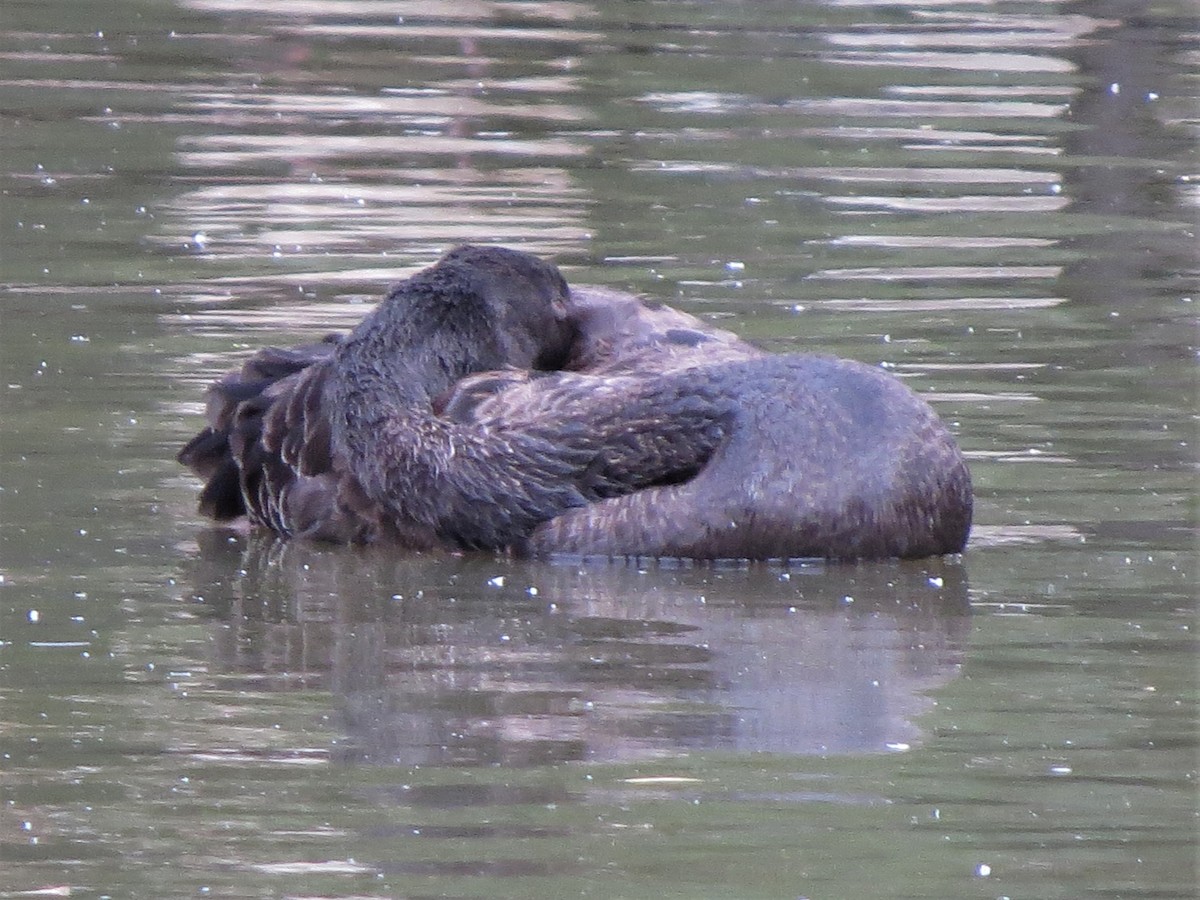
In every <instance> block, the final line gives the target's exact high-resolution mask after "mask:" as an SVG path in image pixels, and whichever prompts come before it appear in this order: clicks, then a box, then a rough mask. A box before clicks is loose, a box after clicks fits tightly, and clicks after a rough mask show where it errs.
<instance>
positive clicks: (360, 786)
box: [0, 0, 1200, 900]
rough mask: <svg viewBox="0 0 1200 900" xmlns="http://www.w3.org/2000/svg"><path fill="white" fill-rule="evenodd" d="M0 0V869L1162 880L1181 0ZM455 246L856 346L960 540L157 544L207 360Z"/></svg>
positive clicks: (1192, 255)
mask: <svg viewBox="0 0 1200 900" xmlns="http://www.w3.org/2000/svg"><path fill="white" fill-rule="evenodd" d="M3 11H4V12H3V20H4V29H3V32H2V33H0V267H2V274H0V281H2V282H3V283H2V285H0V291H2V294H0V370H2V372H3V378H0V398H2V402H3V410H2V412H3V418H4V427H3V429H0V449H2V452H3V457H2V460H0V463H2V465H0V550H2V553H0V600H3V601H4V602H2V603H0V709H2V710H3V715H2V716H0V796H2V798H3V803H2V804H0V857H2V858H3V860H4V874H3V878H0V882H2V883H0V894H3V895H4V896H9V895H17V894H22V893H24V894H29V893H32V892H40V893H41V894H42V895H65V894H67V893H70V894H71V895H72V896H96V897H101V896H144V897H177V896H191V895H195V894H201V895H206V896H221V897H243V896H244V897H251V896H256V897H261V896H283V895H288V896H309V897H311V896H364V897H365V896H480V895H486V896H490V897H494V896H520V897H531V896H546V897H556V898H557V897H563V896H573V895H578V894H581V893H590V895H592V896H598V897H608V896H611V897H617V896H623V897H644V896H655V895H663V896H680V897H683V896H697V897H698V896H706V897H707V896H730V897H737V898H739V900H742V898H752V897H763V898H766V897H771V898H775V897H789V896H790V897H795V896H812V897H817V896H822V897H824V896H844V897H877V896H904V897H929V898H934V897H937V898H944V897H999V896H1012V897H1017V896H1038V897H1053V898H1064V900H1066V898H1075V897H1079V896H1090V895H1095V894H1101V893H1109V894H1112V895H1114V896H1116V895H1120V896H1131V897H1132V896H1145V897H1149V896H1155V897H1185V896H1191V895H1192V894H1193V893H1194V886H1195V883H1196V872H1195V865H1194V861H1195V854H1194V844H1195V835H1196V821H1197V819H1196V815H1195V812H1196V809H1195V807H1196V804H1195V790H1194V787H1195V785H1194V781H1195V778H1196V765H1195V762H1196V753H1195V750H1196V735H1195V719H1196V702H1195V699H1196V698H1195V652H1196V642H1195V638H1194V617H1195V616H1194V608H1195V584H1196V572H1195V529H1196V524H1197V523H1196V507H1195V503H1194V493H1195V485H1194V474H1195V422H1194V414H1195V409H1194V407H1195V396H1196V385H1195V361H1196V347H1195V334H1196V330H1195V312H1194V307H1195V293H1196V283H1197V282H1196V273H1197V251H1196V247H1197V241H1196V234H1195V222H1196V216H1197V205H1198V203H1200V191H1198V189H1197V180H1196V178H1197V176H1196V172H1195V146H1196V137H1197V134H1200V130H1198V128H1197V120H1196V101H1197V97H1196V90H1195V83H1194V80H1189V76H1190V73H1191V72H1192V71H1193V70H1194V69H1195V66H1196V62H1197V56H1196V45H1197V38H1196V36H1197V34H1200V24H1198V23H1197V20H1196V18H1195V10H1194V9H1192V7H1191V5H1190V4H1188V3H1182V2H1178V0H1165V2H1160V3H1156V4H1153V5H1147V4H1141V3H1132V2H1128V3H1127V2H1121V0H1103V2H1097V3H1092V4H1078V3H1062V2H1054V0H1050V2H1039V3H1026V4H1014V3H999V2H989V3H979V2H970V0H963V2H958V0H937V2H932V0H836V2H826V3H795V2H792V0H780V2H773V0H764V2H759V3H754V4H728V3H726V4H719V3H713V2H706V0H678V2H672V3H607V4H588V3H584V2H574V0H554V2H488V0H474V2H465V3H448V2H433V3H430V2H421V3H417V2H415V0H414V2H409V0H383V2H380V0H341V2H336V3H334V2H323V0H306V2H295V0H265V2H260V3H254V4H249V5H248V4H245V3H240V2H234V0H180V2H177V3H153V4H147V3H141V2H135V0H115V2H110V3H105V4H79V3H67V2H55V0H51V2H50V3H49V4H34V3H22V2H7V3H6V4H5V5H4V7H3ZM467 239H469V240H496V241H503V242H505V243H510V244H517V245H519V246H521V247H523V248H525V249H528V250H532V251H534V252H538V253H543V254H547V255H551V256H553V257H554V258H555V259H556V261H558V262H560V263H561V264H563V265H564V267H565V269H566V271H567V273H568V276H569V277H571V278H573V279H576V280H578V281H581V282H592V283H609V284H614V285H617V286H619V287H622V288H625V289H633V290H638V291H641V292H643V293H646V294H648V295H651V296H653V297H656V298H659V299H665V300H669V301H671V302H673V303H676V304H678V305H680V306H682V307H684V308H686V309H687V310H688V311H689V312H693V313H696V314H698V315H702V316H706V317H709V318H712V319H716V320H719V321H720V322H721V324H722V325H724V326H726V327H729V328H732V329H733V330H735V331H737V332H738V333H739V334H741V335H743V336H746V337H748V338H751V339H754V340H757V341H760V342H761V343H763V344H764V345H766V346H768V347H769V348H771V349H774V350H797V349H798V350H816V351H822V352H832V353H838V354H841V355H845V356H849V357H853V358H857V359H861V360H865V361H867V362H869V363H872V364H880V365H883V366H886V367H888V368H889V369H890V370H892V371H894V372H895V373H896V374H897V375H899V376H900V377H902V378H905V379H906V381H907V383H909V384H910V385H912V386H913V387H914V388H915V389H916V390H918V391H920V392H922V393H923V394H925V395H926V396H928V397H929V398H930V400H931V401H932V402H933V403H934V404H936V406H937V407H938V409H939V411H940V412H941V413H942V414H943V415H944V416H945V418H946V419H947V420H948V421H950V422H951V423H952V424H953V427H954V428H955V430H956V432H957V433H958V435H959V436H960V439H961V441H962V443H963V445H964V447H965V449H966V450H967V452H968V454H969V456H970V458H971V462H972V466H973V472H974V478H975V483H976V486H977V491H978V497H977V504H976V514H977V522H978V525H977V528H976V530H975V533H974V536H973V542H972V545H971V547H970V548H969V550H968V553H967V554H966V555H965V557H964V559H963V560H962V561H961V562H947V563H944V564H939V565H938V566H934V565H933V564H928V565H917V566H908V565H905V566H899V565H889V564H881V565H871V566H854V567H827V568H816V569H813V568H804V567H801V568H797V569H793V570H791V571H790V572H784V571H783V570H780V569H771V568H769V567H760V568H749V569H733V570H725V569H709V568H696V569H686V568H685V569H670V568H662V567H659V568H650V569H647V570H645V571H641V570H638V569H625V568H620V567H613V568H589V569H584V570H579V569H575V568H571V567H561V566H541V565H534V564H525V563H516V562H510V561H506V560H503V559H496V558H493V557H484V558H473V557H466V558H456V557H452V558H442V557H407V556H406V557H398V558H393V559H388V558H386V555H382V554H379V553H376V552H370V553H362V552H360V551H356V550H345V549H343V550H328V549H326V550H322V549H320V548H313V547H303V546H298V545H296V546H291V545H272V544H270V543H261V542H258V541H249V542H247V541H246V540H245V539H243V538H235V539H234V541H233V542H232V543H229V542H227V541H225V539H224V538H221V537H219V536H215V535H214V533H212V532H204V531H200V530H199V529H200V527H201V525H200V523H199V522H198V520H197V518H196V516H195V514H194V506H195V495H196V485H195V484H194V483H193V481H192V480H191V479H190V478H189V477H187V476H186V475H185V474H184V473H183V472H182V471H181V470H179V468H178V467H177V466H176V465H175V464H174V463H173V461H172V459H171V457H172V454H173V452H174V449H175V447H176V446H177V445H178V443H179V442H180V441H181V440H182V439H183V438H184V436H185V435H187V434H189V433H191V432H193V431H194V429H195V423H196V421H197V417H198V416H199V414H200V410H201V405H202V402H203V386H204V384H205V383H206V382H207V381H208V380H209V379H211V378H212V377H213V376H214V375H215V374H216V373H218V372H220V371H223V370H225V369H227V368H229V367H230V366H231V365H232V364H233V363H234V362H235V361H236V360H237V359H238V358H240V357H241V356H242V355H245V354H247V353H249V352H251V351H252V350H253V349H254V348H256V347H258V346H260V345H262V344H263V343H266V342H281V343H282V342H289V341H295V340H298V339H305V338H309V337H312V336H314V335H319V334H321V333H323V332H325V331H328V330H336V329H344V328H347V327H350V326H351V325H353V324H354V323H355V322H356V321H358V320H359V319H360V318H361V317H362V313H363V310H364V309H365V304H368V303H372V302H374V301H375V300H376V299H377V298H378V297H379V296H381V294H382V292H383V289H384V286H385V285H386V284H387V283H388V282H389V281H392V280H394V279H396V278H399V277H402V276H404V275H405V274H407V273H409V272H411V271H413V270H414V269H415V268H417V267H419V266H422V265H424V264H426V263H428V262H430V261H431V260H432V259H433V258H434V257H436V256H437V255H438V254H439V253H440V252H441V251H443V250H444V249H446V248H447V246H448V245H450V244H453V243H455V242H458V241H460V240H467ZM197 534H199V536H200V541H201V543H202V547H200V548H197V546H196V539H197ZM214 537H216V540H215V543H214V542H212V539H213V538H214ZM967 570H969V572H970V586H969V588H968V586H967V584H966V577H965V574H964V573H965V571H967ZM784 576H787V577H786V578H785V577H784ZM939 579H940V583H938V580H939ZM534 591H536V593H535V592H534ZM847 598H853V602H850V600H848V599H847ZM964 606H969V607H970V609H971V611H972V615H971V616H969V617H968V616H967V615H965V609H964ZM881 872H886V873H887V878H886V879H884V878H881V877H880V873H881ZM5 892H8V893H7V894H6V893H5Z"/></svg>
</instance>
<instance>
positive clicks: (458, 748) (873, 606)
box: [194, 531, 970, 766]
mask: <svg viewBox="0 0 1200 900" xmlns="http://www.w3.org/2000/svg"><path fill="white" fill-rule="evenodd" d="M194 577H195V595H196V598H197V600H198V601H200V602H203V603H204V604H205V605H206V606H207V607H208V608H209V609H210V610H211V612H212V613H213V614H214V618H215V622H214V627H213V631H212V633H213V647H214V653H215V656H216V663H217V665H218V666H219V667H220V668H221V669H222V670H223V671H224V672H225V673H226V677H229V678H234V679H242V680H245V681H246V682H247V683H254V684H255V685H256V686H258V687H260V688H261V687H267V688H268V689H271V690H313V689H318V690H328V691H330V692H331V693H332V695H333V697H334V705H335V707H336V709H337V713H338V715H339V716H340V718H341V722H340V726H341V730H342V731H343V735H342V737H341V738H340V739H339V741H338V745H337V750H336V755H337V757H338V758H339V759H340V760H341V761H343V762H350V763H355V762H358V763H383V764H402V765H416V764H439V765H490V764H503V765H507V766H522V765H534V764H542V763H550V762H557V761H563V760H579V759H583V760H589V761H617V760H633V759H646V758H651V757H654V756H666V755H677V754H680V753H684V752H687V751H690V750H728V751H758V752H772V753H786V754H813V753H831V754H844V753H864V752H866V753H870V752H886V751H887V750H889V749H897V748H903V747H905V746H910V745H912V744H915V743H916V742H918V741H919V740H920V731H919V723H918V722H917V719H918V716H919V715H920V714H921V713H922V711H923V710H924V709H925V707H926V706H927V705H928V704H929V703H930V701H929V699H928V697H927V692H928V691H930V690H931V689H933V688H936V687H938V686H940V685H942V684H944V683H946V682H947V681H949V680H951V679H952V678H954V677H955V675H956V673H957V671H958V667H959V662H960V658H961V654H962V649H963V646H964V643H965V638H966V635H967V632H968V629H969V621H970V620H969V617H968V615H967V612H968V601H967V584H966V577H965V573H964V571H963V567H962V565H961V563H959V562H957V561H954V560H937V559H935V560H926V561H923V562H919V563H913V562H906V563H901V562H891V563H872V564H870V565H858V566H848V565H828V566H826V565H821V564H813V565H801V566H796V565H793V566H791V567H790V568H783V567H778V566H777V567H771V566H763V565H755V566H748V567H733V568H721V567H711V566H709V567H680V568H672V567H669V566H663V565H659V564H651V565H647V566H634V565H618V564H611V565H596V564H588V565H568V564H565V563H554V564H550V563H531V562H518V561H510V560H506V559H501V558H497V557H492V556H484V555H475V556H466V557H449V556H445V555H438V556H423V555H416V554H409V553H403V554H401V553H397V552H396V551H394V550H392V551H389V550H387V549H384V548H376V549H372V550H365V551H364V550H361V549H346V548H329V547H320V546H313V545H306V544H303V543H299V542H291V543H289V542H284V541H279V540H276V539H272V538H269V537H266V536H263V537H259V536H253V537H250V538H246V537H244V536H235V535H232V534H229V533H225V532H218V531H213V532H209V533H206V534H205V535H204V536H203V538H202V541H201V552H200V554H199V555H198V557H197V565H196V569H195V575H194Z"/></svg>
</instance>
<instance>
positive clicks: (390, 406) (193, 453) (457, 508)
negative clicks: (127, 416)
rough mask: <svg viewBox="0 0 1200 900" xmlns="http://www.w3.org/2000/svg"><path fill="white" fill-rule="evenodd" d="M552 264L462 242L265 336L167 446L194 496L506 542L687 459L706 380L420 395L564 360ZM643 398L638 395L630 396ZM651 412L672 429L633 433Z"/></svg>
mask: <svg viewBox="0 0 1200 900" xmlns="http://www.w3.org/2000/svg"><path fill="white" fill-rule="evenodd" d="M567 299H568V291H567V286H566V283H565V282H564V281H563V280H562V277H561V275H560V274H559V273H558V270H557V269H556V268H555V267H554V266H552V265H550V264H549V263H545V262H543V261H541V260H539V259H537V258H536V257H533V256H530V255H529V254H525V253H520V252H517V251H513V250H506V249H504V248H499V247H470V246H468V247H461V248H458V249H457V250H454V251H452V252H451V253H449V254H447V255H446V256H445V257H443V258H442V260H440V261H439V262H438V263H437V264H436V265H434V266H432V267H430V268H428V269H425V270H424V271H422V272H420V273H418V274H417V275H414V276H413V277H412V278H410V279H408V280H406V281H404V282H402V283H401V284H399V285H397V286H396V287H395V288H393V289H392V291H391V292H390V293H389V294H388V296H387V298H386V299H385V300H384V302H383V303H381V304H380V305H379V307H377V308H376V309H375V310H374V311H372V312H371V313H370V314H369V315H368V316H367V317H366V319H364V321H363V322H362V323H361V324H360V325H359V326H358V327H357V328H356V329H354V331H353V332H351V333H350V334H349V335H348V336H346V337H345V338H342V339H338V338H336V337H334V338H330V339H328V340H326V341H325V342H322V343H319V344H314V345H309V346H306V347H300V348H296V349H294V350H280V349H277V348H269V349H267V350H264V351H261V352H259V353H258V354H256V355H255V356H254V357H252V358H251V359H250V360H249V361H248V362H247V363H246V364H245V365H244V366H243V367H242V368H241V369H240V370H238V371H236V372H232V373H229V374H227V375H226V376H225V377H223V378H222V379H221V380H220V381H218V382H217V384H216V385H214V386H213V388H212V389H211V392H210V402H209V414H208V418H209V426H208V427H207V428H205V429H204V430H203V431H202V432H201V433H200V434H198V435H197V436H196V437H195V438H193V439H192V440H191V441H190V442H189V443H188V444H187V445H186V446H185V447H184V448H183V450H182V451H181V452H180V454H179V460H180V461H181V462H182V463H184V464H185V465H187V466H189V467H190V468H192V469H193V470H194V471H195V472H196V473H197V474H199V475H200V476H201V477H202V478H204V479H206V485H205V487H204V489H203V491H202V493H201V504H200V505H201V512H203V513H205V514H206V515H209V516H211V517H212V518H215V519H218V520H228V519H233V518H237V517H239V516H241V515H246V516H248V518H249V519H250V521H251V522H252V523H254V524H256V525H259V526H263V527H266V528H269V529H271V530H273V531H276V532H279V533H281V534H285V535H296V536H303V537H310V538H317V539H323V540H332V541H354V542H364V541H375V540H391V541H394V542H397V543H399V544H401V545H404V546H407V547H412V548H425V547H444V548H451V549H473V548H493V549H498V548H503V547H506V546H508V545H511V544H513V543H515V542H517V541H519V540H520V539H522V538H524V537H525V536H526V535H527V534H528V533H529V532H530V531H531V530H532V528H533V527H534V526H535V525H537V524H538V523H540V522H543V521H545V520H547V519H550V518H552V517H553V516H555V515H558V514H560V513H562V512H564V511H565V510H567V509H571V508H574V507H578V506H583V505H585V504H587V503H589V502H593V501H595V500H598V499H602V498H605V497H611V496H616V495H619V494H620V493H623V492H626V491H629V490H636V489H639V488H643V487H646V486H650V485H655V484H663V483H670V482H672V481H675V480H678V478H679V477H681V476H680V471H681V468H682V469H686V471H688V472H690V471H694V470H695V469H696V468H697V467H698V466H697V463H696V461H695V460H696V458H697V455H701V456H702V455H703V454H704V453H705V452H706V448H709V449H711V447H713V446H715V444H716V442H717V440H718V439H719V438H720V436H721V434H722V433H723V432H722V430H721V429H722V421H723V417H724V413H723V407H722V405H721V404H719V403H710V402H708V399H707V397H706V395H705V392H704V391H702V390H701V391H691V390H690V389H686V386H683V385H680V386H679V387H681V388H685V389H686V395H685V396H676V395H675V393H673V392H672V391H671V390H668V391H667V392H665V393H663V392H659V391H658V389H657V386H655V385H652V384H649V383H647V384H646V385H645V387H644V388H643V387H641V386H633V389H632V390H631V392H629V393H621V394H614V393H612V392H608V391H605V390H598V391H596V392H594V394H593V395H592V396H591V397H590V398H589V403H588V404H587V405H586V407H583V408H581V409H579V410H577V411H576V413H575V415H573V416H572V417H570V418H569V419H568V420H566V421H554V420H551V419H548V418H546V417H545V416H543V415H540V413H539V412H538V409H537V408H530V409H521V408H515V409H511V410H509V413H508V415H507V416H506V417H505V418H504V419H503V421H498V422H497V421H489V422H487V423H478V422H456V421H454V420H453V419H450V418H446V417H441V416H438V415H436V414H435V412H434V407H433V398H434V397H435V396H436V395H438V394H441V393H444V392H445V391H447V390H448V389H449V388H450V387H451V386H452V385H453V384H454V383H455V382H457V381H458V380H459V379H461V378H463V377H464V376H466V375H469V374H471V373H474V372H480V371H484V370H496V369H500V368H501V367H504V366H512V367H517V368H518V369H520V370H531V369H546V368H556V367H559V366H561V365H562V364H563V363H564V362H565V361H566V359H567V356H568V354H569V351H570V348H571V346H572V345H573V342H574V339H575V336H576V330H575V326H574V323H573V321H572V320H571V319H570V318H569V316H568V312H567V308H566V303H567ZM639 397H641V398H642V400H641V402H639V401H638V398H639ZM660 420H661V421H665V422H667V423H669V424H668V425H667V426H665V428H666V429H669V430H670V431H671V432H672V433H674V434H677V435H686V436H687V440H686V442H685V441H682V440H680V439H678V438H676V439H674V440H673V441H671V442H669V443H670V444H671V446H686V459H685V460H684V461H683V462H682V463H681V462H680V461H678V460H676V459H674V458H670V457H666V456H664V455H662V454H661V452H660V448H661V446H662V442H659V441H654V440H649V441H643V440H640V439H637V438H636V437H633V436H636V435H638V434H639V433H640V432H642V431H643V430H645V429H647V427H648V424H649V423H650V422H658V421H660Z"/></svg>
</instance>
